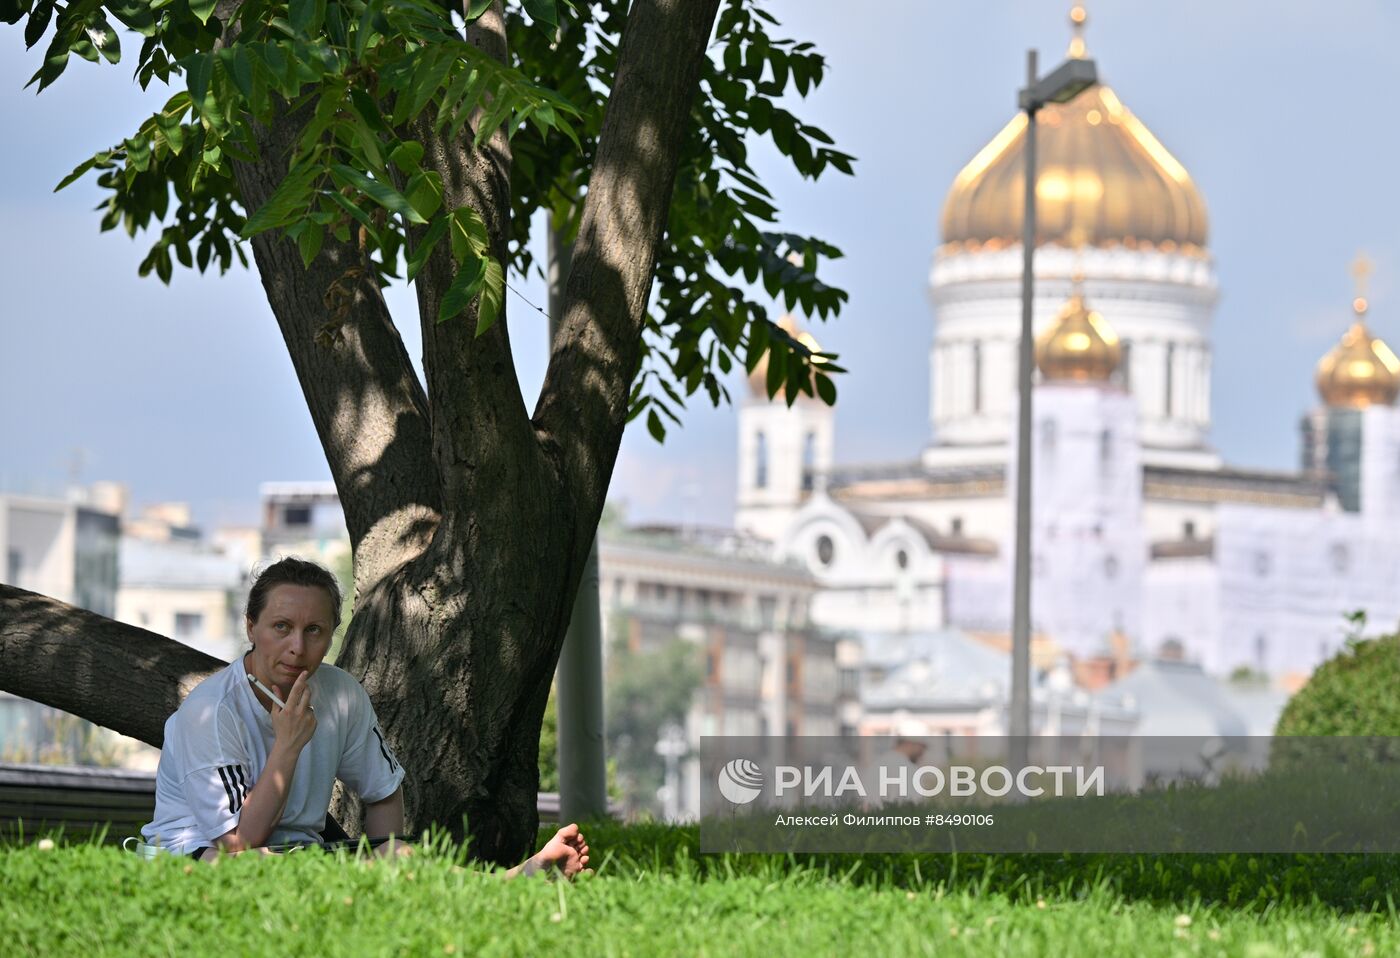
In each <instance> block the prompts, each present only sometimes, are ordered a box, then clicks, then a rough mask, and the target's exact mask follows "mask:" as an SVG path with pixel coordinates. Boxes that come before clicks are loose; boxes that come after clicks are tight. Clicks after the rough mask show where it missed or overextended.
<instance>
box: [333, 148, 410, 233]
mask: <svg viewBox="0 0 1400 958" xmlns="http://www.w3.org/2000/svg"><path fill="white" fill-rule="evenodd" d="M331 174H332V176H333V177H334V178H335V179H336V181H337V182H338V183H341V184H342V185H346V184H348V185H350V186H353V187H354V188H355V189H357V190H359V191H360V192H361V193H363V194H364V195H365V196H368V197H369V198H370V199H372V200H374V202H376V203H378V204H379V205H380V206H382V207H384V208H385V209H386V210H388V211H389V212H391V213H397V214H398V215H399V216H402V217H404V218H405V219H406V220H408V221H409V222H410V223H417V224H419V225H424V224H426V223H427V222H428V221H427V220H426V219H424V218H423V217H422V216H421V215H419V213H418V211H417V210H415V209H414V208H413V206H412V205H411V204H410V203H409V202H408V198H407V197H405V196H404V195H403V194H402V193H400V192H399V191H398V190H396V189H394V188H393V187H392V186H389V185H388V184H387V183H381V182H379V181H378V180H372V179H370V178H369V177H368V176H366V175H365V174H364V173H361V172H360V171H359V170H357V169H355V168H353V167H349V166H346V165H345V164H344V163H336V164H333V165H332V166H331Z"/></svg>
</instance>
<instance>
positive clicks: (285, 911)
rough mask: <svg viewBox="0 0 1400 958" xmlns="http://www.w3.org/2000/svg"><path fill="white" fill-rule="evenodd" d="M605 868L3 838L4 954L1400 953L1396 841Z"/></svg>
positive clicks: (653, 856) (627, 861)
mask: <svg viewBox="0 0 1400 958" xmlns="http://www.w3.org/2000/svg"><path fill="white" fill-rule="evenodd" d="M586 832H587V834H588V837H589V843H590V844H591V845H592V846H593V849H594V856H595V865H596V866H597V874H596V875H593V876H586V877H584V878H582V879H580V880H579V881H577V882H575V883H572V884H570V883H565V882H557V881H547V880H543V879H519V880H515V881H510V882H507V881H503V880H502V879H501V878H500V877H498V876H497V875H494V874H491V873H488V872H485V871H482V870H480V869H478V868H475V867H466V868H463V867H462V866H461V865H460V864H459V863H458V862H457V861H456V860H455V859H454V855H453V854H452V853H451V851H450V849H448V848H446V847H445V846H442V847H439V848H435V849H434V848H430V849H427V850H425V851H424V852H423V853H422V854H420V855H419V856H417V857H416V858H414V859H413V860H410V861H405V862H400V863H397V864H386V863H383V862H369V861H357V860H354V859H351V858H346V857H334V856H327V855H321V854H309V853H300V854H297V855H293V856H290V857H287V858H281V859H269V858H254V857H251V856H244V857H241V858H237V859H229V860H225V861H222V862H220V863H218V864H217V865H213V866H209V865H190V864H187V863H186V862H185V861H183V860H177V859H163V860H161V859H158V860H156V861H154V862H146V861H142V860H140V859H138V858H137V857H136V856H134V855H131V854H129V853H126V852H123V851H120V850H119V849H116V848H114V847H111V846H99V845H92V844H81V845H73V846H68V845H65V844H64V843H63V842H62V841H60V842H59V843H58V845H57V847H55V848H52V849H41V848H40V847H39V845H38V844H37V843H32V842H30V843H25V844H11V845H8V846H4V847H0V954H4V955H7V956H8V955H45V956H48V955H84V956H90V955H108V954H122V955H125V954H132V955H138V954H140V955H188V954H203V953H217V954H221V955H230V956H244V955H278V956H281V955H318V956H319V955H340V954H346V955H444V954H446V955H451V954H458V955H474V954H483V955H515V954H546V953H550V954H565V953H579V954H588V955H665V954H683V955H761V956H763V958H776V956H780V955H803V956H813V955H826V954H855V955H863V954H866V953H869V954H879V955H886V954H888V955H904V954H911V955H916V954H937V955H995V956H998V958H1001V956H1008V958H1009V956H1020V955H1046V954H1066V955H1076V954H1085V955H1097V954H1114V955H1124V954H1129V955H1131V956H1133V958H1146V956H1155V955H1241V956H1249V958H1266V956H1286V955H1287V956H1291V955H1319V956H1324V955H1325V956H1334V955H1397V954H1400V923H1397V920H1396V914H1395V905H1394V901H1395V898H1396V896H1397V894H1400V889H1397V887H1396V885H1397V882H1396V880H1395V876H1396V875H1397V868H1398V867H1400V856H1394V855H1364V856H1363V855H1311V856H1297V855H1274V856H1267V855H1258V856H1230V855H1213V856H1209V855H1155V856H1149V855H1136V856H1112V855H1093V856H1090V855H985V856H972V855H959V856H878V855H868V856H854V855H848V856H842V855H807V856H763V855H729V856H700V855H698V854H697V853H696V851H695V849H696V847H697V836H696V833H695V830H694V829H687V828H669V827H661V826H616V825H597V826H593V827H591V828H589V829H587V830H586Z"/></svg>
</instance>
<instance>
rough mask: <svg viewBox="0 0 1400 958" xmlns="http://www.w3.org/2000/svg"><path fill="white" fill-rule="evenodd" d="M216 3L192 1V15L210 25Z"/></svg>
mask: <svg viewBox="0 0 1400 958" xmlns="http://www.w3.org/2000/svg"><path fill="white" fill-rule="evenodd" d="M215 2H216V0H190V13H193V14H194V15H195V19H197V20H198V21H199V22H200V23H208V22H209V18H210V17H212V16H213V15H214V5H215ZM197 99H203V97H198V98H197Z"/></svg>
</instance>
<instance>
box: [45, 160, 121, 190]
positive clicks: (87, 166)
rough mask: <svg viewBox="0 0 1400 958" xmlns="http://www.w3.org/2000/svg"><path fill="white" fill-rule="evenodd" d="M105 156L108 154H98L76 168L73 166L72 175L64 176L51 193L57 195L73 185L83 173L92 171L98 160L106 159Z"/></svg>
mask: <svg viewBox="0 0 1400 958" xmlns="http://www.w3.org/2000/svg"><path fill="white" fill-rule="evenodd" d="M107 155H108V154H105V153H98V154H97V155H96V156H90V157H88V158H87V159H86V160H83V162H81V163H79V164H78V165H77V166H75V167H74V168H73V172H72V173H69V174H68V175H67V176H65V177H64V178H63V179H62V180H61V181H60V182H59V184H58V185H57V186H55V187H54V188H53V191H54V192H55V193H57V192H58V191H59V190H61V189H63V188H64V187H65V186H68V185H69V184H71V183H73V182H74V181H75V180H77V179H79V178H80V177H81V176H82V175H83V174H84V173H86V172H87V171H88V170H90V169H92V168H93V167H94V166H96V165H97V164H98V162H99V158H101V157H106V156H107Z"/></svg>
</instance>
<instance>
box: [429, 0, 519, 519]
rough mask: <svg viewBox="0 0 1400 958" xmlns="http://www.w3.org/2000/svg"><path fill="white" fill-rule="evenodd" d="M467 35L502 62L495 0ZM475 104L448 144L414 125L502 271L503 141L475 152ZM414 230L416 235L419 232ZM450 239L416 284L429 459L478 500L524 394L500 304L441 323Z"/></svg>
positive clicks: (450, 194) (460, 492)
mask: <svg viewBox="0 0 1400 958" xmlns="http://www.w3.org/2000/svg"><path fill="white" fill-rule="evenodd" d="M466 37H467V41H468V42H469V43H472V44H474V45H475V46H476V47H477V48H478V49H480V50H482V51H483V52H484V53H486V54H487V55H489V56H491V57H493V58H494V59H496V60H499V61H500V62H502V63H505V62H507V58H508V46H507V41H506V32H505V18H504V15H503V14H502V11H501V5H500V3H499V2H497V3H493V4H492V5H491V8H490V9H489V10H488V11H487V12H486V13H485V14H483V15H482V16H481V17H480V18H479V19H477V20H476V21H474V22H473V23H471V24H470V25H469V26H468V28H467V34H466ZM482 115H483V110H481V109H478V110H476V111H475V113H474V114H473V116H472V120H471V122H470V123H469V124H468V127H467V129H466V131H465V132H464V134H463V139H461V140H447V139H445V138H444V137H442V136H439V135H438V134H437V133H436V132H435V131H434V129H433V122H434V121H433V118H432V117H429V116H425V117H423V118H421V119H420V120H419V121H418V122H417V124H416V128H415V131H414V132H415V133H416V134H417V136H418V138H419V140H420V142H422V144H423V146H424V157H423V163H424V166H426V167H429V168H431V169H433V170H435V171H437V173H438V174H439V175H440V176H441V177H442V183H443V202H444V204H445V205H446V207H447V208H448V209H459V208H461V207H470V208H471V209H473V210H476V211H477V212H478V213H480V214H481V217H482V219H483V220H484V221H485V223H486V229H487V234H488V235H489V236H490V238H491V252H492V255H493V256H494V257H495V258H496V260H497V261H498V262H499V263H501V264H502V266H503V267H504V266H505V264H507V263H508V257H507V252H508V247H507V243H508V239H509V236H510V163H511V154H510V141H509V140H508V139H507V138H506V135H505V132H504V131H503V130H498V131H497V132H496V133H495V134H494V135H493V136H492V137H491V138H490V139H489V140H488V141H487V142H486V143H484V144H482V146H481V147H480V148H477V147H474V146H473V145H472V142H471V137H472V136H474V131H475V128H476V125H477V124H478V123H479V122H480V121H481V119H482ZM420 233H421V231H420ZM455 272H456V266H455V264H454V262H453V260H452V256H451V245H450V243H448V242H446V241H443V242H441V243H439V244H438V246H437V248H436V249H435V250H434V252H433V254H432V255H431V256H430V257H429V258H428V261H427V262H426V264H425V265H424V268H423V270H422V272H421V273H420V274H419V277H418V279H417V280H416V282H415V284H414V285H415V287H416V292H417V295H418V315H419V322H420V324H421V327H422V331H423V370H424V374H425V375H426V376H427V379H428V399H429V402H430V403H431V406H432V409H433V416H432V423H433V452H434V461H435V462H436V463H437V466H438V471H439V473H440V474H441V476H442V478H443V481H444V483H445V487H444V488H445V495H446V496H447V497H448V498H453V497H458V499H459V501H471V502H475V501H479V496H480V494H481V493H482V491H483V490H482V488H481V487H479V486H478V485H477V480H478V479H487V481H488V482H490V483H491V486H490V487H487V490H488V494H489V489H490V488H492V487H495V485H496V479H497V478H498V477H484V476H481V474H480V472H479V471H478V469H479V467H480V466H482V465H483V463H484V462H485V461H486V460H487V459H488V458H489V457H490V455H491V454H492V453H495V452H498V448H497V447H498V444H499V443H501V442H507V443H511V444H519V443H523V442H525V441H526V440H530V439H531V438H532V436H531V430H530V424H529V417H528V415H527V412H526V408H525V399H524V396H523V395H522V394H521V391H520V382H519V380H518V378H517V377H516V373H515V363H514V361H513V360H512V358H511V352H510V334H509V326H508V324H507V321H506V312H507V311H506V310H505V308H504V307H503V308H502V310H501V313H500V315H499V317H498V318H497V319H496V322H495V324H494V325H493V326H492V327H491V329H489V330H488V331H487V332H486V333H485V334H484V335H482V336H480V337H478V336H477V335H476V323H477V309H476V308H475V307H472V308H469V309H468V310H467V311H466V312H465V313H464V314H463V315H461V316H456V317H453V318H452V319H449V320H447V321H446V322H443V323H439V322H438V321H437V320H438V307H439V305H440V304H441V302H442V296H443V294H444V293H445V292H446V291H447V288H448V286H449V285H450V284H451V282H452V278H453V276H454V275H455Z"/></svg>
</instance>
